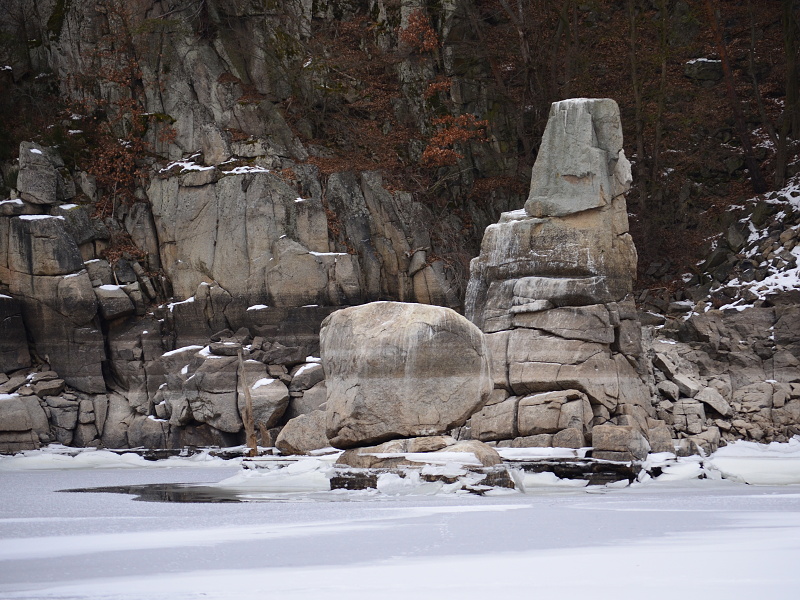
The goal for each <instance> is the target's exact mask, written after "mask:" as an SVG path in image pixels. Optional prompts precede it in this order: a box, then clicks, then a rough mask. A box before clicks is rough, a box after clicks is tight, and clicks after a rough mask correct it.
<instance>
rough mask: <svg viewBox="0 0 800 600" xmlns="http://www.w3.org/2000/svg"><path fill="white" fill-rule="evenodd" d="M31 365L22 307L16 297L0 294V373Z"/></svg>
mask: <svg viewBox="0 0 800 600" xmlns="http://www.w3.org/2000/svg"><path fill="white" fill-rule="evenodd" d="M30 365H31V355H30V353H29V352H28V337H27V335H26V333H25V324H24V322H23V320H22V309H21V307H20V305H19V302H17V301H16V300H14V298H12V297H11V296H7V295H5V294H0V373H10V372H11V371H16V370H18V369H24V368H25V367H29V366H30Z"/></svg>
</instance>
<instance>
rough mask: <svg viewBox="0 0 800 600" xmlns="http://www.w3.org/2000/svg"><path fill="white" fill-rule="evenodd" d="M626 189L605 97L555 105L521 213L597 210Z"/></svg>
mask: <svg viewBox="0 0 800 600" xmlns="http://www.w3.org/2000/svg"><path fill="white" fill-rule="evenodd" d="M630 184H631V165H630V163H629V162H628V159H626V158H625V152H624V151H623V150H622V124H621V123H620V119H619V108H618V107H617V103H616V102H614V101H613V100H610V99H608V98H604V99H587V98H578V99H571V100H562V101H561V102H554V103H553V105H552V106H551V107H550V116H549V118H548V121H547V127H546V128H545V130H544V135H543V136H542V145H541V147H540V149H539V154H538V156H537V159H536V164H535V165H534V166H533V173H532V175H531V189H530V195H529V196H528V201H527V202H526V203H525V212H526V213H527V214H528V215H530V216H532V217H562V216H564V215H569V214H574V213H579V212H582V211H585V210H589V209H593V208H601V207H604V206H608V205H610V204H611V201H612V200H613V199H614V198H616V197H619V196H621V195H622V194H624V193H625V192H627V191H628V189H629V188H630Z"/></svg>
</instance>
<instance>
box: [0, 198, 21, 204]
mask: <svg viewBox="0 0 800 600" xmlns="http://www.w3.org/2000/svg"><path fill="white" fill-rule="evenodd" d="M22 203H23V202H22V200H20V199H19V198H12V199H11V200H0V204H22Z"/></svg>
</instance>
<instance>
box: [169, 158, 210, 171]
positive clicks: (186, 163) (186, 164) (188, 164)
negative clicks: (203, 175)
mask: <svg viewBox="0 0 800 600" xmlns="http://www.w3.org/2000/svg"><path fill="white" fill-rule="evenodd" d="M175 167H180V168H181V173H184V172H185V171H210V170H211V169H213V168H214V167H204V166H203V165H198V164H197V163H195V162H192V161H190V160H177V161H175V162H171V163H169V164H168V165H167V166H166V167H164V168H163V169H161V170H160V171H159V173H166V172H167V171H170V170H172V169H174V168H175Z"/></svg>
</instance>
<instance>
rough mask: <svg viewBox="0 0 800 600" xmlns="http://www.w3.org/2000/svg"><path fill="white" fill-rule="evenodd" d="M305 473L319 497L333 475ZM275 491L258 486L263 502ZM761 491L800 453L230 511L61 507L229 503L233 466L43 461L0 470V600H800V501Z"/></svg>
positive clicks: (276, 496)
mask: <svg viewBox="0 0 800 600" xmlns="http://www.w3.org/2000/svg"><path fill="white" fill-rule="evenodd" d="M663 458H664V457H661V456H655V457H653V460H654V461H663ZM297 464H302V465H303V466H302V467H295V470H296V473H295V475H299V474H300V472H303V473H306V474H307V475H309V478H308V479H307V481H312V480H313V477H317V478H318V477H319V474H320V472H321V469H324V468H325V460H324V459H307V460H306V461H302V462H301V463H297ZM701 472H702V473H705V474H706V476H707V477H711V478H710V479H692V477H695V476H696V475H697V474H699V473H701ZM264 475H265V474H264V473H260V474H259V473H258V472H256V474H255V475H249V476H248V477H246V478H245V479H247V480H248V483H249V484H250V486H251V487H250V490H249V491H252V492H257V491H258V490H259V489H261V491H262V492H264V491H265V489H266V488H265V487H264V485H263V484H264V481H262V482H261V483H262V485H261V488H259V486H258V485H257V484H256V482H257V480H258V479H259V478H262V479H265V480H269V478H270V477H272V478H273V479H274V478H275V475H274V474H273V475H268V476H266V478H265V477H264ZM723 477H728V478H727V479H726V478H723ZM753 478H760V480H761V482H762V483H772V482H790V481H798V480H800V441H797V440H793V442H792V443H791V444H782V445H772V446H770V447H765V446H758V445H755V444H735V445H733V446H731V447H729V448H726V449H723V450H722V451H720V452H718V453H717V454H716V455H714V456H712V457H710V459H705V460H701V459H699V458H692V459H686V460H684V461H681V462H679V463H677V464H672V465H671V466H668V467H667V469H666V473H665V475H664V476H662V477H660V478H658V479H656V480H652V479H646V478H645V480H644V481H643V482H641V483H637V484H634V485H632V486H628V487H615V486H611V487H580V488H575V487H568V486H561V485H547V484H553V483H556V484H558V483H559V482H558V481H552V480H550V481H546V480H545V479H546V478H544V479H542V480H541V481H539V482H536V481H535V480H533V479H527V480H525V482H524V483H525V485H526V493H519V492H512V493H504V494H499V495H494V496H475V495H469V494H458V493H442V490H439V493H436V494H433V495H424V494H426V493H430V492H431V491H432V490H431V489H430V488H423V487H420V488H418V489H417V490H409V489H408V488H402V487H399V488H392V487H391V486H389V487H387V488H385V489H386V491H385V492H384V493H377V492H319V491H316V492H314V491H310V492H306V493H302V492H294V493H285V494H284V495H281V493H280V492H277V490H276V489H272V496H271V497H272V501H270V502H244V503H222V504H195V503H154V502H137V501H134V500H133V499H132V497H131V496H128V495H123V494H112V493H75V492H73V493H64V492H58V491H57V490H63V489H67V488H77V487H96V486H114V485H132V484H146V483H176V482H181V483H190V482H193V483H201V482H202V483H208V484H214V483H217V482H221V481H225V482H226V483H225V484H224V485H222V486H220V487H221V488H225V487H230V486H231V485H233V484H235V482H237V481H240V482H241V480H242V479H243V478H242V476H241V474H240V471H239V466H238V465H237V464H236V463H235V462H234V463H232V462H226V461H222V460H220V459H213V458H210V457H207V456H199V457H194V458H192V459H169V460H168V461H163V462H157V463H153V462H147V461H144V460H142V459H140V458H138V457H132V456H130V455H127V456H123V457H117V456H116V455H112V454H110V453H104V452H96V453H91V452H90V453H84V454H81V455H79V456H77V457H68V456H64V455H59V454H58V453H53V452H50V453H47V452H38V453H29V454H28V455H27V456H22V457H11V458H0V598H4V599H5V598H27V599H45V598H60V599H89V598H92V599H101V598H102V599H120V600H122V599H124V600H132V599H148V600H149V599H153V600H162V599H163V600H167V599H169V600H188V599H192V600H199V599H201V598H202V599H209V598H225V599H228V598H230V599H232V600H233V599H236V600H248V599H256V598H258V599H263V598H280V599H281V600H292V599H297V598H304V599H305V598H309V599H312V598H313V599H326V600H327V599H338V598H342V599H345V598H346V599H347V600H358V599H361V598H364V599H367V598H369V599H370V600H375V599H381V600H382V599H392V598H403V599H404V600H407V599H408V598H410V597H413V598H422V599H425V598H435V599H440V598H481V599H483V598H489V597H491V598H526V599H527V598H554V599H570V598H582V599H583V598H587V597H590V598H612V597H613V598H615V599H619V598H637V599H639V598H648V599H658V598H665V599H666V598H670V599H673V598H676V597H686V598H698V597H704V598H729V599H735V598H748V599H749V598H753V597H775V598H793V597H795V596H796V594H797V590H798V589H800V570H798V569H797V564H798V563H799V562H800V486H797V485H746V484H743V483H740V482H739V481H742V480H748V479H750V480H752V479H753ZM236 485H238V484H236ZM267 491H269V490H267ZM415 492H416V493H415Z"/></svg>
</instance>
